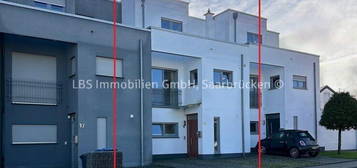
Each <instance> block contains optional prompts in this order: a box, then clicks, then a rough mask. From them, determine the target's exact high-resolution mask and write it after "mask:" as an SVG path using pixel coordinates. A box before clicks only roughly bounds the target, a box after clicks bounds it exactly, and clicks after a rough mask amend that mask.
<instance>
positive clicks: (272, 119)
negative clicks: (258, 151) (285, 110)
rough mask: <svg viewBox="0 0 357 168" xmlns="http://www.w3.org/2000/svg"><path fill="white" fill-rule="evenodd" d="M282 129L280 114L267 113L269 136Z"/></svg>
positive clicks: (267, 131) (267, 132)
mask: <svg viewBox="0 0 357 168" xmlns="http://www.w3.org/2000/svg"><path fill="white" fill-rule="evenodd" d="M279 131H280V114H267V115H266V134H267V137H269V136H271V135H273V134H274V133H277V132H279Z"/></svg>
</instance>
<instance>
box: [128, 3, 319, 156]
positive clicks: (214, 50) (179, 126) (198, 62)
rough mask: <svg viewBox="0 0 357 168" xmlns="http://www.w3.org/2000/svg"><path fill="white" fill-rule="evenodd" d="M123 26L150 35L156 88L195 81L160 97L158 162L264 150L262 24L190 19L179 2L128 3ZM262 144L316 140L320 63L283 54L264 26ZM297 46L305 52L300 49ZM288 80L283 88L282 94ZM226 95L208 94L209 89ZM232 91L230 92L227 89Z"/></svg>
mask: <svg viewBox="0 0 357 168" xmlns="http://www.w3.org/2000/svg"><path fill="white" fill-rule="evenodd" d="M121 3H122V16H123V17H122V22H123V24H126V25H130V26H135V27H142V28H149V29H151V43H152V67H153V69H152V80H153V81H154V82H163V81H164V80H167V81H169V83H173V82H176V81H188V80H190V82H191V86H190V87H188V88H179V89H177V88H170V89H163V88H157V89H156V90H154V91H153V95H152V96H153V97H152V99H153V108H152V122H153V125H152V131H153V132H152V134H153V140H152V145H153V147H152V151H153V155H154V157H176V156H186V155H188V156H190V157H197V156H198V157H213V156H220V155H227V156H240V155H241V154H242V153H244V152H245V153H248V152H250V149H251V148H252V147H255V145H256V143H257V138H258V136H257V121H258V110H257V105H258V104H257V89H251V90H249V89H240V88H239V87H233V86H237V85H239V83H240V82H241V81H243V82H244V83H248V82H249V81H253V82H256V81H257V71H258V66H257V45H256V44H257V42H258V35H257V33H258V32H257V31H258V26H257V24H258V17H257V16H254V15H250V14H246V13H242V12H239V11H235V10H231V9H228V10H225V11H223V12H221V13H219V14H213V13H211V12H210V11H208V12H207V13H206V14H205V18H204V19H200V18H196V17H192V16H190V15H189V3H187V2H184V1H180V0H146V1H141V0H122V2H121ZM262 39H263V40H262V41H263V42H262V43H263V48H262V51H263V65H262V70H263V81H264V82H267V83H273V84H272V85H271V87H270V88H266V87H265V88H264V89H263V100H262V102H263V105H262V109H263V111H262V120H263V121H262V125H261V126H262V135H263V138H264V137H266V136H269V135H271V134H272V133H275V132H277V131H278V130H279V129H301V130H308V131H309V132H310V133H311V134H312V135H313V136H314V137H316V133H317V132H316V129H317V126H316V122H315V121H316V115H317V111H318V108H319V103H320V102H319V96H318V94H319V74H320V73H319V56H317V55H313V54H308V53H303V52H298V51H293V50H288V49H283V48H280V47H279V33H277V32H273V31H270V30H268V29H267V19H265V18H263V19H262ZM297 45H298V44H297ZM280 80H282V81H283V83H284V86H283V87H282V88H280V89H278V88H277V87H278V86H277V85H276V84H277V81H280ZM209 83H211V84H214V85H215V86H221V87H222V88H221V89H205V87H206V86H207V84H209ZM227 83H228V84H227Z"/></svg>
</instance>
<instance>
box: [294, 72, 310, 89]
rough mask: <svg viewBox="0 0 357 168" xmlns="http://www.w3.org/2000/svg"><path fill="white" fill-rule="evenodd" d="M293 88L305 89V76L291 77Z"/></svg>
mask: <svg viewBox="0 0 357 168" xmlns="http://www.w3.org/2000/svg"><path fill="white" fill-rule="evenodd" d="M293 87H294V89H307V86H306V76H298V75H294V76H293Z"/></svg>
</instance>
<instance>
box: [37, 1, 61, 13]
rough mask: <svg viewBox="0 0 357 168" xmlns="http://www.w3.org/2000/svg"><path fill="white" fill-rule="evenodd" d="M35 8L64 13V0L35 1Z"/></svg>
mask: <svg viewBox="0 0 357 168" xmlns="http://www.w3.org/2000/svg"><path fill="white" fill-rule="evenodd" d="M33 5H34V6H35V7H39V8H43V9H50V10H54V11H58V12H64V6H65V1H64V0H35V1H33Z"/></svg>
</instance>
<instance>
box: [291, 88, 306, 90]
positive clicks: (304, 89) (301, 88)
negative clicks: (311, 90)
mask: <svg viewBox="0 0 357 168" xmlns="http://www.w3.org/2000/svg"><path fill="white" fill-rule="evenodd" d="M293 89H297V90H307V88H293Z"/></svg>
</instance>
